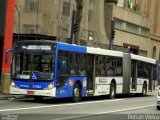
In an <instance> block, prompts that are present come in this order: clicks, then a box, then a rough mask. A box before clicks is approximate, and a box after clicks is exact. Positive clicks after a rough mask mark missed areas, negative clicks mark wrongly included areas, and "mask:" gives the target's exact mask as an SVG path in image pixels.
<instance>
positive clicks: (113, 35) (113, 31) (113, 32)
mask: <svg viewBox="0 0 160 120" xmlns="http://www.w3.org/2000/svg"><path fill="white" fill-rule="evenodd" d="M114 38H115V30H114V29H113V30H112V40H113V39H114Z"/></svg>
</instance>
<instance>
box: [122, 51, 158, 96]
mask: <svg viewBox="0 0 160 120" xmlns="http://www.w3.org/2000/svg"><path fill="white" fill-rule="evenodd" d="M123 73H124V74H123V93H124V94H128V93H140V94H141V95H142V96H146V94H147V93H148V92H152V91H154V90H155V87H156V60H154V59H151V58H147V57H142V56H138V55H134V54H130V53H124V56H123Z"/></svg>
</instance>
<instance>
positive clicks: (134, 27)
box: [126, 23, 140, 34]
mask: <svg viewBox="0 0 160 120" xmlns="http://www.w3.org/2000/svg"><path fill="white" fill-rule="evenodd" d="M126 30H127V31H128V32H131V33H135V34H139V33H140V32H139V30H140V27H139V26H137V25H134V24H130V23H127V24H126Z"/></svg>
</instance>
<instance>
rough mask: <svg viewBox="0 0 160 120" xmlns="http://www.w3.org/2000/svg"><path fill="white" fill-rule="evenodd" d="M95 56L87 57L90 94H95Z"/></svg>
mask: <svg viewBox="0 0 160 120" xmlns="http://www.w3.org/2000/svg"><path fill="white" fill-rule="evenodd" d="M93 73H94V56H93V55H88V56H87V90H88V93H89V94H93V89H94V87H93V86H94V77H93V76H94V74H93Z"/></svg>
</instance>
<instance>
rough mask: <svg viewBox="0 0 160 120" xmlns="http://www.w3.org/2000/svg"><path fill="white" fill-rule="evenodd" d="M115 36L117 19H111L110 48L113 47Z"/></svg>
mask: <svg viewBox="0 0 160 120" xmlns="http://www.w3.org/2000/svg"><path fill="white" fill-rule="evenodd" d="M114 38H115V21H114V20H112V21H111V30H110V39H109V50H112V49H113V40H114Z"/></svg>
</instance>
